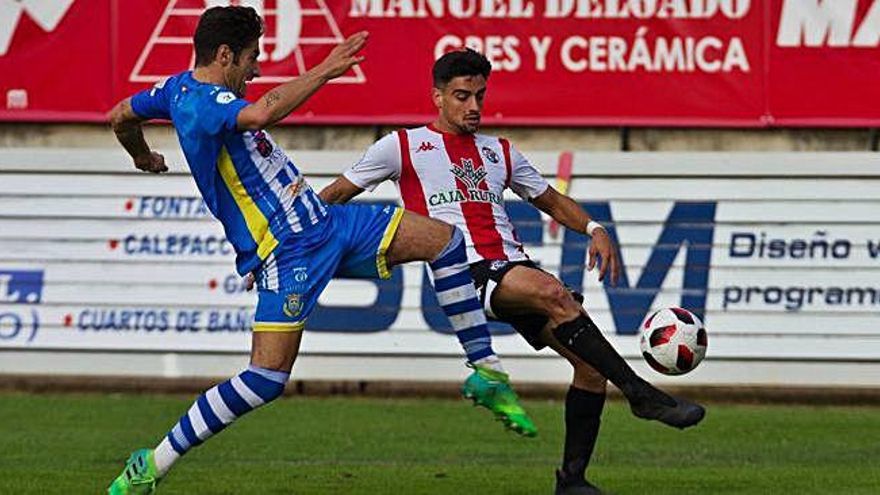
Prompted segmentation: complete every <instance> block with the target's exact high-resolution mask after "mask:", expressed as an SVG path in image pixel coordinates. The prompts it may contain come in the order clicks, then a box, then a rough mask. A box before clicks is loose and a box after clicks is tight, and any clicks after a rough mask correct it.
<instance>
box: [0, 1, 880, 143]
mask: <svg viewBox="0 0 880 495" xmlns="http://www.w3.org/2000/svg"><path fill="white" fill-rule="evenodd" d="M230 3H238V4H243V5H250V6H253V7H254V8H256V9H257V10H258V11H259V12H260V13H261V14H262V15H263V16H264V18H265V20H266V36H265V37H264V40H263V45H262V52H263V56H262V58H263V60H262V64H261V65H262V67H261V68H262V73H263V77H261V78H259V79H258V80H256V81H254V82H253V83H252V84H251V85H250V87H249V90H248V97H249V98H252V97H257V96H259V95H261V94H262V93H263V92H265V91H266V90H268V88H270V87H272V86H273V85H276V84H279V83H282V82H284V81H286V80H289V79H290V78H292V77H296V76H297V75H298V74H301V73H302V72H304V71H305V70H308V68H309V67H311V66H313V65H315V64H316V63H318V62H319V61H320V60H321V59H322V58H323V56H324V55H326V54H327V53H328V52H329V50H330V49H331V48H332V46H333V45H334V44H336V43H338V42H339V41H341V40H342V39H343V38H344V36H346V35H347V34H351V33H353V32H356V31H359V30H367V31H369V32H370V41H369V45H368V47H367V48H366V50H365V55H366V57H367V60H366V61H365V62H364V63H363V64H362V65H361V66H359V67H357V68H356V69H355V70H353V71H351V72H350V73H349V74H347V75H345V76H343V77H341V78H339V79H337V80H335V81H333V82H332V83H331V84H329V85H328V86H327V87H325V88H324V89H322V90H321V91H320V92H318V93H317V94H316V95H315V96H314V97H313V98H312V99H311V100H310V101H309V102H308V103H307V104H306V105H304V106H303V107H302V108H301V109H299V110H298V111H297V112H296V114H295V115H294V116H292V117H291V119H290V121H292V122H301V123H340V124H346V123H351V124H355V123H370V124H381V123H394V124H410V123H422V122H424V121H426V120H429V119H430V118H431V117H432V116H433V114H434V109H433V106H432V104H431V101H430V98H429V91H430V86H431V77H430V70H431V65H432V63H433V61H434V60H435V58H436V57H438V56H439V55H441V54H442V53H444V52H446V51H449V50H453V49H456V48H460V47H462V46H471V47H473V48H476V49H478V50H480V51H482V52H483V53H485V54H486V55H487V57H488V58H489V59H490V60H491V61H492V64H493V67H494V72H493V74H492V77H491V79H490V87H489V88H490V89H489V93H488V97H487V103H486V109H485V116H486V122H487V123H495V124H509V125H615V126H617V125H632V126H639V125H673V126H772V125H777V126H785V125H809V126H813V125H815V126H877V125H880V0H764V1H760V0H239V1H237V2H236V1H230V0H125V1H122V0H57V1H53V2H0V119H2V120H71V121H102V120H105V118H106V117H105V116H106V112H107V111H108V110H109V109H110V108H111V107H112V106H113V104H114V103H115V102H116V101H118V100H119V99H121V98H123V97H125V96H127V95H129V94H131V93H133V92H135V91H137V90H139V89H143V88H147V87H149V86H150V85H151V84H154V83H156V82H158V81H160V80H162V79H163V78H164V77H167V76H168V75H170V74H173V73H176V72H179V71H181V70H185V69H187V68H189V67H191V65H192V62H193V51H192V46H191V39H192V34H193V31H194V29H195V26H196V23H197V22H198V16H199V15H200V14H201V12H202V11H203V10H204V9H205V8H206V6H213V5H227V4H230Z"/></svg>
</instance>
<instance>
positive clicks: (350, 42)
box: [342, 31, 367, 55]
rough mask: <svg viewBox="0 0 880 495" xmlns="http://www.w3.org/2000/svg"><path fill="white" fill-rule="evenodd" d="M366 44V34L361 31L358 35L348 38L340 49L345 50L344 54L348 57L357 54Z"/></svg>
mask: <svg viewBox="0 0 880 495" xmlns="http://www.w3.org/2000/svg"><path fill="white" fill-rule="evenodd" d="M366 43H367V32H366V31H361V32H359V33H355V34H353V35H351V36H349V37H348V39H346V40H345V41H344V42H343V43H342V47H343V48H344V49H345V52H346V53H347V54H349V55H351V54H354V53H357V52H359V51H360V50H361V48H363V47H364V45H365V44H366Z"/></svg>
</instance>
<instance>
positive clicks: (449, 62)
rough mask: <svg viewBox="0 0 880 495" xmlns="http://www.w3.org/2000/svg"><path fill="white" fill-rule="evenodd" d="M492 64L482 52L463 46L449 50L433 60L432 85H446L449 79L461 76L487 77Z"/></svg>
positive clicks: (439, 86)
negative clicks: (460, 48) (462, 47)
mask: <svg viewBox="0 0 880 495" xmlns="http://www.w3.org/2000/svg"><path fill="white" fill-rule="evenodd" d="M491 72H492V64H491V63H490V62H489V59H487V58H486V57H485V56H484V55H483V54H482V53H480V52H478V51H476V50H472V49H470V48H464V49H462V50H456V51H454V52H449V53H447V54H445V55H443V56H442V57H440V58H438V59H437V61H436V62H434V70H433V75H434V87H435V88H441V87H443V86H446V84H448V83H449V81H451V80H453V79H455V78H456V77H461V76H483V77H485V78H486V79H489V74H490V73H491Z"/></svg>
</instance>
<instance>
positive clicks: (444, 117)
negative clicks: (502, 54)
mask: <svg viewBox="0 0 880 495" xmlns="http://www.w3.org/2000/svg"><path fill="white" fill-rule="evenodd" d="M433 96H434V104H435V105H436V106H437V109H438V110H440V120H441V121H442V122H443V123H444V124H446V125H447V126H449V127H450V128H451V129H453V130H455V131H456V132H458V133H460V134H473V133H475V132H477V130H479V128H480V118H481V116H482V113H483V98H485V97H486V78H485V77H483V76H481V75H479V76H459V77H456V78H453V79H452V80H451V81H449V83H447V84H446V86H444V87H443V88H434V92H433Z"/></svg>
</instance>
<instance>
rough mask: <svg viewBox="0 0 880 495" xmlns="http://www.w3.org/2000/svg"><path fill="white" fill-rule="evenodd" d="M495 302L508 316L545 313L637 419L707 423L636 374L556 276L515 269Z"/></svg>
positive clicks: (693, 407)
mask: <svg viewBox="0 0 880 495" xmlns="http://www.w3.org/2000/svg"><path fill="white" fill-rule="evenodd" d="M491 303H492V307H493V308H497V309H498V311H502V312H504V314H511V315H516V314H530V313H535V312H540V313H543V314H546V315H547V316H548V318H549V324H550V325H552V326H553V335H554V336H555V337H556V339H557V340H558V341H559V342H560V343H561V344H562V345H563V346H565V347H566V348H567V349H569V350H571V351H572V353H573V354H575V355H576V356H577V357H579V358H580V359H582V360H583V361H584V362H586V363H588V364H589V365H590V366H592V367H593V368H595V369H596V370H597V371H599V373H601V374H602V375H603V376H604V377H606V378H607V379H608V380H610V381H611V383H613V384H614V385H616V386H617V388H619V389H620V390H621V392H623V394H624V396H626V398H627V400H628V401H629V404H630V409H631V410H632V412H633V414H635V415H636V416H638V417H640V418H644V419H656V420H658V421H660V422H662V423H665V424H667V425H670V426H675V427H677V428H686V427H688V426H693V425H695V424H697V423H699V422H700V421H701V420H702V419H703V416H704V415H705V410H704V409H703V408H702V407H701V406H699V405H697V404H694V403H692V402H690V401H687V400H684V399H676V398H673V397H671V396H669V395H667V394H666V393H664V392H662V391H661V390H659V389H657V388H656V387H654V386H653V385H651V384H650V383H648V382H646V381H645V380H643V379H642V378H640V377H639V376H638V375H636V373H635V372H634V371H633V370H632V368H630V366H629V365H628V364H627V363H626V360H624V359H623V358H622V357H621V356H620V354H618V353H617V351H616V350H615V349H614V347H612V346H611V344H610V343H609V342H608V341H607V340H606V339H605V337H604V336H603V335H602V332H601V331H600V330H599V328H598V327H597V326H596V324H595V323H593V321H592V320H591V319H590V317H589V316H587V314H586V313H585V312H584V311H583V308H582V307H581V306H580V304H578V303H577V301H575V300H574V298H573V297H572V296H571V293H570V292H569V291H568V290H567V289H566V288H565V287H564V286H563V285H562V283H560V282H559V280H557V279H556V278H555V277H553V276H552V275H550V274H548V273H546V272H543V271H541V270H536V269H533V268H526V267H523V266H517V267H514V268H513V269H511V270H510V271H509V272H508V273H507V274H506V275H505V276H504V278H503V281H502V283H501V284H500V285H499V286H498V288H496V289H495V291H494V294H493V296H492V301H491Z"/></svg>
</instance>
